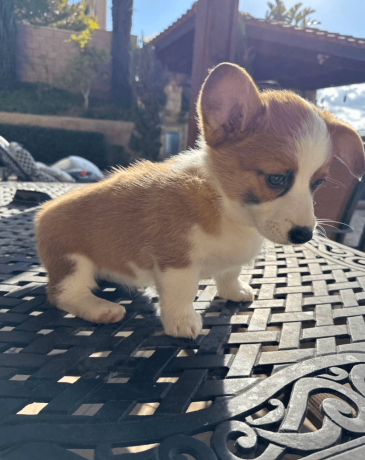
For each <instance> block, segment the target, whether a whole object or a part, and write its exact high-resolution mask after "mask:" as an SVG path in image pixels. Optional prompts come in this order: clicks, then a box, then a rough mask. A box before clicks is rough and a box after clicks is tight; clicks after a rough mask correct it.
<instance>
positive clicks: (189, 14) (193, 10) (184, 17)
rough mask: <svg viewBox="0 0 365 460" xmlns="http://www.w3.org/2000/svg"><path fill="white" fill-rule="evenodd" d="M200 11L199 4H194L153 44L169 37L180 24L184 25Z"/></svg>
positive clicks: (157, 37) (152, 41)
mask: <svg viewBox="0 0 365 460" xmlns="http://www.w3.org/2000/svg"><path fill="white" fill-rule="evenodd" d="M197 9H198V2H197V1H196V2H194V3H193V5H192V7H191V8H190V9H189V10H188V11H187V12H186V13H185V14H183V15H182V16H180V17H179V19H177V20H176V21H175V22H173V23H172V24H171V26H169V27H167V29H165V30H164V31H163V32H161V33H160V34H158V35H157V36H156V37H155V38H154V39H153V40H151V43H156V42H158V41H159V40H161V38H163V37H165V36H166V35H168V34H169V33H170V32H172V31H173V30H175V29H176V28H177V27H179V25H180V24H182V23H183V22H185V21H186V20H187V19H189V18H191V17H192V16H194V14H195V13H196V11H197Z"/></svg>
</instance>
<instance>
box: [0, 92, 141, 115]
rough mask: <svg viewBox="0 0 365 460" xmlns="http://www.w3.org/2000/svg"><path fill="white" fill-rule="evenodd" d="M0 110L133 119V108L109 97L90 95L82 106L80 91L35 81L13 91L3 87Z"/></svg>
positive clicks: (0, 95) (35, 113) (0, 94)
mask: <svg viewBox="0 0 365 460" xmlns="http://www.w3.org/2000/svg"><path fill="white" fill-rule="evenodd" d="M0 112H17V113H31V114H34V115H60V116H68V117H84V118H98V119H102V120H131V119H132V118H133V111H132V110H123V109H121V108H120V107H117V106H116V105H115V104H113V103H112V102H110V101H106V100H101V99H97V98H90V105H89V109H88V110H87V111H86V112H85V111H84V109H83V98H82V96H81V95H79V94H73V93H70V92H68V91H65V90H62V89H57V88H52V87H51V86H47V85H43V84H38V85H36V84H34V83H18V84H17V88H16V89H15V90H14V91H1V88H0Z"/></svg>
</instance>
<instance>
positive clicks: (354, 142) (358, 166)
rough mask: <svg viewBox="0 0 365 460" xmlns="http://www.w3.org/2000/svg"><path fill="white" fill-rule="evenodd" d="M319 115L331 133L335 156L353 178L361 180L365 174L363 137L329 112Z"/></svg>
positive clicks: (324, 111)
mask: <svg viewBox="0 0 365 460" xmlns="http://www.w3.org/2000/svg"><path fill="white" fill-rule="evenodd" d="M319 113H320V115H321V116H322V117H323V119H324V121H325V122H326V124H327V128H328V131H329V133H330V136H331V141H332V151H333V155H334V156H335V157H336V158H338V159H339V160H340V161H341V162H342V163H344V164H345V165H346V166H347V167H348V169H349V171H350V172H351V174H352V175H353V176H355V177H357V178H358V179H361V178H362V176H363V175H364V173H365V154H364V145H363V142H362V140H361V137H360V136H359V135H358V133H357V132H356V131H355V130H354V129H352V128H350V126H348V125H346V124H345V123H342V122H341V121H339V120H337V119H336V118H335V117H334V116H333V115H332V113H330V112H328V111H327V110H321V111H319Z"/></svg>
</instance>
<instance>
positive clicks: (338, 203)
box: [314, 158, 365, 243]
mask: <svg viewBox="0 0 365 460" xmlns="http://www.w3.org/2000/svg"><path fill="white" fill-rule="evenodd" d="M364 190H365V182H363V181H362V182H359V181H358V180H357V179H356V178H354V177H353V176H352V175H351V173H350V172H349V170H348V169H347V167H346V166H345V165H344V164H343V163H341V162H340V161H339V160H337V159H336V158H335V159H334V160H333V162H332V165H331V168H330V179H329V180H328V181H327V182H326V183H325V185H324V186H322V187H321V188H320V189H319V190H318V192H317V193H316V195H315V199H314V201H315V215H316V217H317V219H319V220H321V219H330V220H332V221H334V222H336V223H332V222H329V224H330V225H333V226H334V227H335V228H331V227H326V224H323V226H324V227H325V229H326V233H327V236H328V238H330V239H332V240H334V241H337V242H338V243H343V241H344V238H345V236H346V234H347V233H350V232H352V229H351V228H350V227H348V225H349V224H350V221H351V218H352V216H353V214H354V211H355V209H356V206H357V204H358V202H359V200H360V198H361V196H362V194H363V192H364Z"/></svg>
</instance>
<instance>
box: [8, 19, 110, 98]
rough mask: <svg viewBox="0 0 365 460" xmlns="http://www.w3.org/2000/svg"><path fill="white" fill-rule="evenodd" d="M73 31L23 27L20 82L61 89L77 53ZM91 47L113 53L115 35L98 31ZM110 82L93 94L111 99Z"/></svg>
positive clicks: (19, 32) (20, 37) (102, 85)
mask: <svg viewBox="0 0 365 460" xmlns="http://www.w3.org/2000/svg"><path fill="white" fill-rule="evenodd" d="M71 33H72V32H71V31H70V30H61V29H51V28H48V27H33V26H25V25H19V31H18V67H17V71H18V78H19V80H20V81H24V82H32V83H35V82H43V83H48V84H50V85H55V86H58V85H57V79H58V78H59V77H60V75H62V73H63V71H64V69H65V67H66V65H67V61H68V60H69V59H70V57H71V56H72V55H73V54H74V53H75V52H76V51H75V49H74V46H73V45H72V44H71V43H67V42H66V40H68V39H69V38H70V35H71ZM91 43H92V44H93V45H95V46H98V47H100V48H104V49H105V50H108V51H110V49H111V32H108V31H106V30H96V31H95V32H94V35H93V37H92V41H91ZM109 88H110V82H109V81H102V82H97V81H96V82H95V84H94V86H93V94H94V95H96V96H99V97H107V95H108V92H109Z"/></svg>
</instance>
